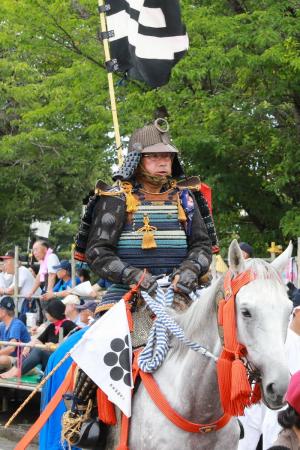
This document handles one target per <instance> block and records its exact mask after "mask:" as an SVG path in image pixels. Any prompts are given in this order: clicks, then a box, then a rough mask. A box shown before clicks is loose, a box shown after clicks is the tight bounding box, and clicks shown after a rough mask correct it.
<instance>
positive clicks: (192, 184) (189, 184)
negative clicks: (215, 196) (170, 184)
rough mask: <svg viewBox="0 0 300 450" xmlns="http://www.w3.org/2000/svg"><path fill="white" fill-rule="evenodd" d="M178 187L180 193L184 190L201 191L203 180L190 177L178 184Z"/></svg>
mask: <svg viewBox="0 0 300 450" xmlns="http://www.w3.org/2000/svg"><path fill="white" fill-rule="evenodd" d="M176 186H177V187H178V189H179V190H180V191H182V190H183V189H189V190H190V191H192V192H195V191H200V187H201V180H200V177H196V176H195V177H189V178H185V179H184V180H180V181H178V182H177V183H176Z"/></svg>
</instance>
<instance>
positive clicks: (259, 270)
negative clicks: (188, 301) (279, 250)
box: [172, 258, 284, 350]
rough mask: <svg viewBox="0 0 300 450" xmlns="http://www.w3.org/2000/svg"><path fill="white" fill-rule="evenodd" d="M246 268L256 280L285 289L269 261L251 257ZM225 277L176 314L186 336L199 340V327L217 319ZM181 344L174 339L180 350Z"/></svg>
mask: <svg viewBox="0 0 300 450" xmlns="http://www.w3.org/2000/svg"><path fill="white" fill-rule="evenodd" d="M245 265H246V270H251V271H252V272H253V274H254V276H255V280H259V281H261V282H262V283H265V282H266V280H271V282H272V283H273V284H274V287H276V288H279V286H280V288H281V289H284V284H283V281H282V279H281V277H280V274H279V273H278V272H277V271H276V269H275V268H274V267H272V266H271V265H270V264H269V263H267V262H266V261H264V260H262V259H258V258H251V259H249V260H246V261H245ZM223 281H224V277H222V278H220V279H218V280H216V281H213V283H212V285H211V286H210V287H209V288H208V289H205V290H203V291H201V292H200V297H199V298H198V299H197V300H195V301H194V303H193V304H192V305H191V306H190V307H189V308H188V310H186V311H185V312H184V313H181V314H176V316H175V320H176V321H177V323H178V324H179V325H180V326H181V327H182V329H183V330H184V332H185V335H186V337H188V338H189V339H192V340H197V337H198V336H199V329H201V328H203V327H204V329H207V327H209V326H210V323H208V319H209V320H217V313H216V308H217V305H216V298H218V299H219V294H220V292H221V290H222V288H223ZM180 346H181V344H180V343H179V342H178V341H177V339H174V340H173V345H172V347H173V349H174V350H175V349H176V350H178V349H179V347H180Z"/></svg>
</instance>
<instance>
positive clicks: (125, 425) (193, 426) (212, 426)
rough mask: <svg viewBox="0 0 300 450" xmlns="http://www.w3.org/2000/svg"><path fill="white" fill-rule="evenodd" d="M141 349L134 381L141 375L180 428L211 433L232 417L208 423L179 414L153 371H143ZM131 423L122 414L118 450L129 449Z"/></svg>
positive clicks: (134, 369) (153, 394) (164, 410)
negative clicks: (190, 419) (191, 419)
mask: <svg viewBox="0 0 300 450" xmlns="http://www.w3.org/2000/svg"><path fill="white" fill-rule="evenodd" d="M140 352H141V349H139V350H137V351H135V353H134V360H133V366H132V369H133V382H134V384H135V382H136V380H137V379H138V377H140V379H141V381H142V382H143V384H144V386H145V389H146V391H147V392H148V394H149V396H150V397H151V399H152V401H153V402H154V403H155V405H156V406H157V407H158V409H159V410H160V411H161V412H162V413H163V414H164V416H165V417H167V418H168V419H169V420H170V422H172V423H173V424H174V425H176V426H177V427H178V428H181V429H182V430H184V431H186V432H188V433H210V432H211V431H217V430H220V429H221V428H223V427H224V426H225V425H227V423H228V422H229V420H230V419H231V418H232V416H231V415H230V414H223V416H222V417H220V419H218V420H216V421H214V422H211V423H207V424H201V423H194V422H191V421H189V420H187V419H185V418H184V417H182V416H181V415H180V414H178V413H177V412H176V411H175V410H174V409H173V408H172V406H171V405H170V403H169V402H168V400H167V399H166V397H165V396H164V394H163V393H162V392H161V390H160V388H159V386H158V384H157V382H156V381H155V379H154V377H153V375H152V374H151V373H146V372H143V371H142V370H141V369H140V368H139V366H138V357H139V354H140ZM129 423H130V419H129V418H128V417H126V416H125V415H124V414H122V424H121V434H120V443H119V446H118V447H117V450H129V447H128V435H129Z"/></svg>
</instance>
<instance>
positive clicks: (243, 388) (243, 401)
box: [230, 359, 251, 416]
mask: <svg viewBox="0 0 300 450" xmlns="http://www.w3.org/2000/svg"><path fill="white" fill-rule="evenodd" d="M250 396H251V386H250V384H249V380H248V376H247V370H246V367H245V366H244V364H243V362H242V361H241V360H240V359H235V360H234V361H233V363H232V370H231V405H230V408H231V412H232V414H233V415H235V416H240V415H243V414H244V408H245V407H246V406H249V404H250Z"/></svg>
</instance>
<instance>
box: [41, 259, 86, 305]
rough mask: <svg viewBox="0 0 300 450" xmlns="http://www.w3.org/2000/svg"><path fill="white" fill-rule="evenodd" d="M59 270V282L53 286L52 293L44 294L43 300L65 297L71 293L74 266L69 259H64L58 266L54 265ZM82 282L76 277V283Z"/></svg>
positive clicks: (57, 273)
mask: <svg viewBox="0 0 300 450" xmlns="http://www.w3.org/2000/svg"><path fill="white" fill-rule="evenodd" d="M53 268H54V269H55V270H56V271H57V272H56V276H57V278H58V282H57V283H56V284H55V286H54V288H53V292H52V294H47V293H46V294H44V295H43V296H42V299H43V300H51V299H52V298H58V299H59V298H64V297H66V296H67V295H69V294H70V289H71V288H72V266H71V263H70V262H69V261H67V260H66V259H63V260H62V261H61V262H60V263H59V264H58V265H57V266H54V267H53ZM79 283H80V278H79V277H76V278H75V284H79Z"/></svg>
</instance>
